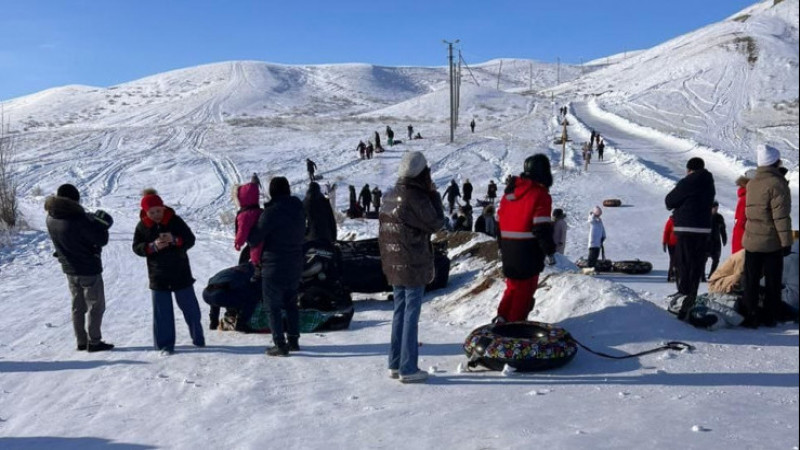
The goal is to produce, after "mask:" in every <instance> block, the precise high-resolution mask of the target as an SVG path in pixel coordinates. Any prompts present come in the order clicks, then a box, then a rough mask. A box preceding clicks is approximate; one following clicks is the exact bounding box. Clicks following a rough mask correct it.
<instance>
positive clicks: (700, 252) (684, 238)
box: [675, 233, 708, 311]
mask: <svg viewBox="0 0 800 450" xmlns="http://www.w3.org/2000/svg"><path fill="white" fill-rule="evenodd" d="M677 237H678V245H676V246H675V256H676V258H675V259H676V260H677V261H676V263H675V265H676V267H677V269H678V292H679V293H681V294H683V295H685V296H686V297H687V299H686V300H685V301H684V302H683V305H684V307H685V309H686V310H687V311H688V310H689V308H691V307H692V306H694V300H695V298H697V289H698V288H699V287H700V279H701V278H703V272H705V269H706V247H707V245H708V234H704V233H679V234H677Z"/></svg>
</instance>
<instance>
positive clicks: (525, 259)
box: [497, 176, 555, 322]
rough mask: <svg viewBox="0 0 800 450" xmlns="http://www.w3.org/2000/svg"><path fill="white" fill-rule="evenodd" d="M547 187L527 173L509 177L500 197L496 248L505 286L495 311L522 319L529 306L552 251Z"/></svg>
mask: <svg viewBox="0 0 800 450" xmlns="http://www.w3.org/2000/svg"><path fill="white" fill-rule="evenodd" d="M551 208H552V199H551V198H550V193H549V192H548V188H547V187H546V186H545V185H543V184H540V183H538V182H536V181H533V180H531V179H529V178H527V177H524V176H521V177H517V178H514V179H512V181H511V183H510V184H509V188H508V189H506V195H504V196H503V197H502V198H501V200H500V211H499V227H500V251H501V253H502V260H503V275H504V276H505V277H506V290H505V292H504V293H503V299H502V300H501V301H500V305H499V306H498V307H497V315H498V316H499V317H500V318H502V319H504V320H505V321H508V322H515V321H522V320H526V319H527V318H528V314H529V313H530V312H531V311H532V310H533V306H534V302H535V300H534V298H533V295H534V294H535V293H536V288H537V287H538V283H539V274H540V273H541V272H542V270H544V260H545V256H546V255H552V254H553V253H554V252H555V243H554V242H553V229H552V221H551V218H550V216H551V212H552V211H551Z"/></svg>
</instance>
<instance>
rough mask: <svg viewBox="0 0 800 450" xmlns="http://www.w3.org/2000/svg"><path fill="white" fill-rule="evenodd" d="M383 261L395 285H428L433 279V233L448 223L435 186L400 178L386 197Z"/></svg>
mask: <svg viewBox="0 0 800 450" xmlns="http://www.w3.org/2000/svg"><path fill="white" fill-rule="evenodd" d="M379 220H380V228H379V232H378V241H379V243H380V251H381V264H382V266H383V273H384V274H385V275H386V279H387V280H388V281H389V284H390V285H392V286H405V287H418V286H425V285H427V284H428V283H430V282H431V281H432V280H433V277H434V266H433V247H432V245H431V234H433V233H434V232H436V231H439V230H440V229H442V227H443V226H444V221H445V218H444V208H443V207H442V200H441V198H439V194H438V193H437V192H436V190H435V189H433V190H432V189H431V188H430V187H427V186H423V183H422V182H421V181H419V180H417V179H412V178H400V179H399V180H398V181H397V184H396V185H395V187H394V188H393V189H392V190H391V191H390V192H388V193H387V194H386V195H385V196H384V203H383V205H381V211H380V216H379Z"/></svg>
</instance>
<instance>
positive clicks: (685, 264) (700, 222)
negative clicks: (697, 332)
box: [664, 158, 716, 320]
mask: <svg viewBox="0 0 800 450" xmlns="http://www.w3.org/2000/svg"><path fill="white" fill-rule="evenodd" d="M715 196H716V190H715V188H714V176H713V175H711V172H709V171H707V170H706V169H705V162H704V161H703V160H702V159H701V158H692V159H690V160H689V161H688V162H687V163H686V176H685V177H684V178H683V179H681V180H680V181H679V182H678V184H677V185H676V186H675V188H674V189H672V191H670V193H669V194H667V197H666V198H665V199H664V203H665V204H666V206H667V209H668V210H670V211H672V215H673V220H674V222H675V236H677V238H678V245H677V246H676V252H675V253H676V255H675V256H676V259H677V268H678V292H679V293H680V294H682V295H684V296H686V297H685V299H684V301H683V304H682V306H681V309H680V312H679V313H678V319H680V320H686V318H687V315H688V312H689V310H690V309H691V308H692V306H694V302H695V299H696V298H697V289H698V288H699V286H700V279H701V278H702V277H703V273H704V272H705V261H706V254H707V252H708V250H707V246H708V236H709V234H710V233H711V205H712V204H713V203H714V197H715Z"/></svg>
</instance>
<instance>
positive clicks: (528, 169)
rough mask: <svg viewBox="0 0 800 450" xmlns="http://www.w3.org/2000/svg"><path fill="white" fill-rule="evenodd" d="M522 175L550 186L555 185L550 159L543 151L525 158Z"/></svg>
mask: <svg viewBox="0 0 800 450" xmlns="http://www.w3.org/2000/svg"><path fill="white" fill-rule="evenodd" d="M522 175H523V176H524V177H525V178H529V179H531V180H533V181H536V182H539V183H541V184H543V185H544V186H545V187H548V188H549V187H550V186H552V185H553V174H552V173H551V172H550V159H549V158H548V157H547V156H545V155H543V154H541V153H537V154H535V155H533V156H529V157H527V158H526V159H525V167H524V170H523V172H522Z"/></svg>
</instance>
